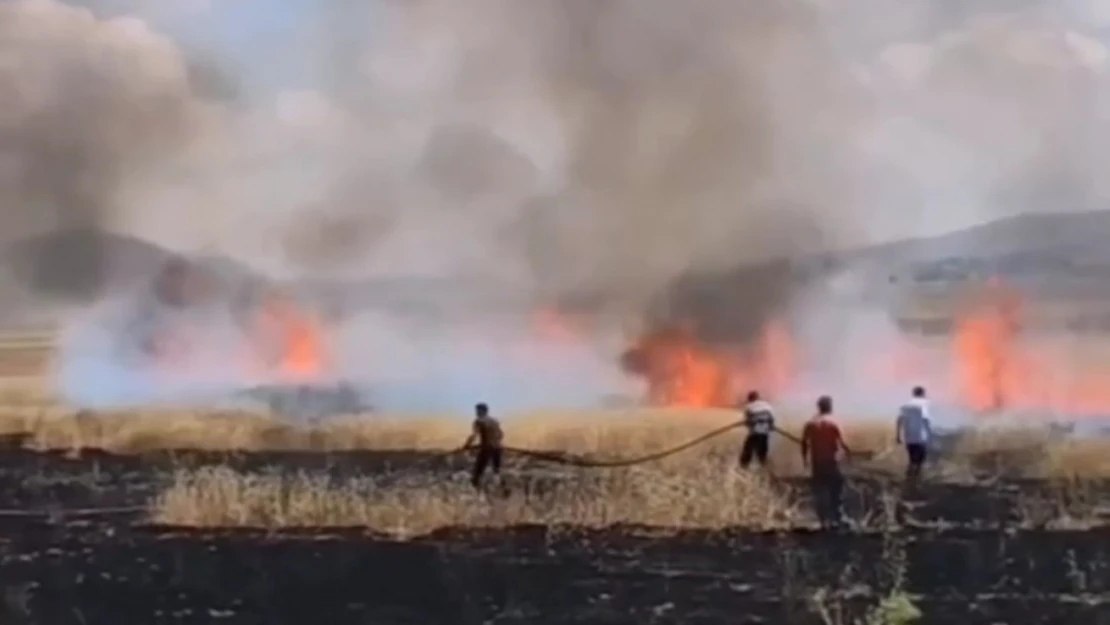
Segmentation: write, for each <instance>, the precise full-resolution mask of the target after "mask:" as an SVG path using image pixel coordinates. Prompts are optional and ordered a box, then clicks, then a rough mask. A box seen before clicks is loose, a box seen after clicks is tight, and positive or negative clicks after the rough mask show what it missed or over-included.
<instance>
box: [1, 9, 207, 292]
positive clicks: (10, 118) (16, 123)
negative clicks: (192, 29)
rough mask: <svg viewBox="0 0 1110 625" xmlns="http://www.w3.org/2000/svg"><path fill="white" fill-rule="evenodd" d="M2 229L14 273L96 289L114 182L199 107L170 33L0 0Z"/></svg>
mask: <svg viewBox="0 0 1110 625" xmlns="http://www.w3.org/2000/svg"><path fill="white" fill-rule="evenodd" d="M0 86H2V88H3V91H2V93H3V99H2V108H3V113H0V146H2V147H0V206H3V211H2V212H0V230H2V231H3V237H4V240H6V241H7V242H8V243H12V242H14V241H20V240H22V239H26V238H27V237H28V236H31V235H45V234H59V235H61V236H53V237H44V238H43V239H41V240H37V241H33V242H31V243H28V244H26V245H22V246H20V247H19V248H18V249H19V253H18V254H17V255H16V257H15V258H14V259H13V260H14V262H16V264H17V267H16V269H17V271H18V276H19V277H20V278H21V279H22V280H23V281H24V282H26V283H28V285H29V286H30V287H31V288H32V289H33V290H35V291H37V292H41V293H45V294H47V295H60V296H67V297H69V296H84V297H88V296H90V295H92V294H93V293H95V292H96V291H97V289H98V287H99V285H100V284H101V282H102V280H103V279H104V277H105V276H104V272H105V270H106V256H107V255H108V253H109V252H108V250H105V249H103V246H102V242H103V238H102V237H100V236H98V231H99V230H101V229H103V228H105V227H108V226H110V225H112V221H113V220H114V218H115V217H116V214H115V209H116V201H117V197H118V196H117V194H118V192H119V190H120V186H121V185H122V184H123V183H124V181H125V180H126V179H127V178H128V177H131V176H134V175H136V174H137V172H140V171H141V170H142V169H143V168H144V166H145V164H146V163H148V162H149V161H150V160H151V159H158V158H159V157H161V156H164V155H166V154H167V153H170V152H172V151H173V150H174V149H176V148H179V147H181V146H182V145H183V144H184V142H186V141H187V140H188V138H189V137H190V135H191V134H192V131H193V124H194V119H193V115H194V113H195V111H193V110H192V107H193V105H194V103H193V101H192V96H191V93H190V84H189V77H188V74H187V73H186V72H185V68H184V66H183V65H182V63H181V58H180V56H179V54H178V51H177V49H176V47H175V46H174V44H173V43H172V42H170V41H169V40H168V39H165V38H163V37H162V36H160V35H158V34H156V33H153V32H151V31H150V30H149V29H148V28H147V27H146V26H144V25H143V23H142V22H140V21H138V20H135V19H129V18H120V19H116V20H111V21H100V20H97V19H96V18H95V17H94V16H93V14H92V13H90V12H88V11H83V10H78V9H68V8H63V7H60V6H58V5H56V4H53V3H51V2H15V3H5V4H3V5H0Z"/></svg>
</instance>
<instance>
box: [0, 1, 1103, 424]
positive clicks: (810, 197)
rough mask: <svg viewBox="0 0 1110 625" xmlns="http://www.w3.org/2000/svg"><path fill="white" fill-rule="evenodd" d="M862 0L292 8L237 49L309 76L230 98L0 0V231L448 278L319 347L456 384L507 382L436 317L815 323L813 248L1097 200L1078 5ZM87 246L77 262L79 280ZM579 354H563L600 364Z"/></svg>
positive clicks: (85, 23)
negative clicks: (419, 310) (286, 26)
mask: <svg viewBox="0 0 1110 625" xmlns="http://www.w3.org/2000/svg"><path fill="white" fill-rule="evenodd" d="M116 4H117V5H118V3H116ZM170 4H172V3H170ZM880 4H881V6H880V5H879V4H877V3H874V2H866V1H862V0H834V1H833V2H822V3H814V2H803V1H801V0H799V1H797V2H780V3H765V2H736V1H731V2H730V1H728V0H694V1H692V2H682V3H675V2H667V1H664V0H607V1H605V2H578V1H574V2H566V1H565V0H539V1H538V2H529V3H527V4H521V3H519V2H516V3H514V2H511V1H509V0H475V1H474V2H467V3H465V4H459V3H457V2H451V1H450V0H420V1H411V2H370V3H363V4H361V5H360V6H359V7H358V8H353V5H352V8H343V7H342V6H340V5H334V6H332V5H329V6H327V7H323V6H322V8H320V9H318V10H317V12H316V13H314V14H313V15H312V16H311V19H307V20H305V23H306V24H310V25H311V29H315V32H312V33H310V34H309V36H306V38H304V39H299V40H298V41H297V43H298V45H295V46H294V45H290V46H287V47H286V48H287V50H288V51H287V52H285V54H287V55H289V56H288V57H280V58H268V59H267V63H268V66H269V67H268V71H272V67H273V66H279V67H280V66H281V64H282V63H283V62H288V65H289V66H290V67H292V66H296V67H299V68H302V70H303V68H305V67H312V68H315V69H312V70H311V71H310V72H309V73H310V74H312V76H311V77H310V78H311V79H312V80H310V81H308V82H311V83H314V84H315V85H316V89H315V90H312V89H301V90H290V91H287V92H283V93H281V94H279V95H278V96H277V97H276V98H273V99H268V100H263V101H260V100H261V99H260V98H257V97H255V98H251V99H244V98H242V97H241V95H242V94H239V93H235V90H234V89H230V88H228V86H229V85H235V84H237V80H236V79H237V78H243V77H242V76H239V77H232V79H231V80H227V79H226V78H225V77H226V76H227V75H228V70H227V69H226V68H224V67H220V68H218V70H217V71H215V72H214V73H206V72H204V71H200V72H198V71H197V70H196V69H195V68H196V66H197V63H196V61H195V59H194V58H191V57H189V58H187V56H186V55H185V54H183V53H182V52H181V50H180V49H178V48H175V47H174V46H173V45H172V44H171V43H169V41H168V40H166V39H164V38H162V37H160V36H158V35H155V34H153V33H152V32H151V31H150V30H148V29H147V28H145V27H143V26H142V25H141V23H139V22H137V21H135V20H134V19H126V18H124V19H115V20H98V19H96V18H94V17H93V16H92V15H91V14H90V13H88V12H86V11H84V10H80V9H74V8H71V7H67V6H63V5H60V4H57V3H55V2H50V1H47V0H38V1H35V0H18V1H16V2H14V3H8V4H6V5H3V7H0V11H4V13H3V14H0V17H3V19H2V20H0V24H2V25H0V46H2V47H0V58H3V59H9V58H10V59H17V60H18V62H16V61H11V62H7V63H6V64H4V65H3V66H0V67H10V68H11V69H10V70H8V71H6V72H4V73H3V74H0V76H2V79H0V85H2V86H4V87H5V88H6V89H7V90H8V91H9V92H10V93H12V94H13V95H12V96H11V99H12V100H13V101H16V102H18V103H19V104H18V105H17V106H15V107H14V110H15V111H16V113H14V114H13V113H11V112H7V111H6V112H5V114H4V115H5V117H4V118H3V119H5V120H10V121H9V122H8V123H5V124H4V125H3V126H0V127H2V128H4V129H5V133H7V134H9V135H11V136H12V140H6V141H5V142H4V145H14V146H18V147H17V148H16V149H15V150H9V152H10V153H11V154H10V155H9V156H8V160H9V161H10V162H13V163H16V164H18V165H19V166H18V167H16V166H15V165H12V166H10V167H6V168H5V169H4V171H5V172H8V173H5V174H3V175H4V176H6V179H7V180H10V181H13V182H12V184H8V183H7V182H5V183H4V185H3V187H0V193H4V194H5V198H10V200H8V201H5V204H4V205H5V215H4V219H5V224H7V223H9V222H10V223H11V224H12V226H11V227H10V228H8V229H7V231H8V232H11V233H15V234H20V233H22V232H25V231H30V230H32V227H31V226H32V225H34V226H35V228H42V229H50V228H58V227H62V226H64V227H67V228H68V227H72V226H78V227H81V228H93V227H103V226H105V225H106V224H111V225H112V226H113V227H115V228H117V229H122V230H126V231H129V232H133V233H136V234H138V235H140V236H144V237H149V238H151V239H154V240H156V241H159V242H161V243H163V244H165V245H168V246H170V247H173V248H179V249H198V248H204V249H205V250H206V251H208V252H219V253H223V254H227V255H230V256H234V257H237V258H241V259H244V260H246V261H247V262H250V263H252V264H253V265H255V266H257V267H260V268H263V269H266V270H267V271H273V272H276V273H280V274H283V275H285V276H300V277H302V278H303V277H306V275H308V276H311V277H314V278H324V277H327V278H338V277H343V278H346V279H357V280H385V279H388V280H392V281H395V282H396V281H400V282H406V281H407V282H408V283H409V284H411V285H412V288H413V289H416V290H421V289H425V287H422V286H421V285H425V284H428V285H440V284H450V285H453V286H455V287H456V288H443V289H441V288H438V287H433V286H428V287H427V288H426V290H434V291H435V292H434V293H431V294H427V293H425V294H424V295H422V297H423V298H424V299H423V300H422V302H423V303H422V304H421V305H422V306H423V307H424V308H425V309H427V308H431V309H434V310H435V311H436V314H435V315H432V316H430V317H428V318H427V319H425V320H424V321H421V322H415V321H412V320H411V319H409V318H408V315H407V314H406V313H400V312H397V311H396V310H393V311H391V310H390V303H389V301H388V298H384V301H383V302H380V303H379V304H375V306H378V307H379V308H381V309H382V310H374V311H372V312H369V313H365V314H361V315H358V314H354V315H351V316H349V317H348V323H347V324H346V325H345V326H344V327H343V328H342V330H337V332H338V333H339V334H341V335H342V338H340V339H337V342H338V343H341V344H342V345H344V346H347V348H348V349H349V350H352V353H351V354H349V355H348V359H349V361H350V362H352V363H355V362H360V360H359V359H360V358H361V359H362V360H363V361H364V360H365V358H366V357H367V356H366V354H385V355H386V356H384V358H386V359H391V358H396V357H397V354H399V353H401V352H406V351H407V352H417V353H416V355H415V356H414V358H413V359H412V362H413V363H415V364H413V365H412V367H411V369H412V370H413V374H412V379H414V380H420V378H421V374H422V373H430V372H431V370H432V369H435V370H436V371H443V370H444V369H443V367H442V363H445V362H458V361H470V362H480V363H481V364H477V365H476V366H477V367H479V368H481V369H482V370H483V372H484V373H485V374H486V375H484V376H477V377H482V378H483V379H484V381H483V382H481V383H476V382H475V383H471V382H470V381H468V380H464V379H463V377H465V376H460V375H458V374H456V373H452V372H447V373H442V375H441V376H440V377H441V378H443V380H444V381H442V382H437V383H436V384H438V385H439V386H440V387H442V386H444V385H449V384H451V383H456V386H458V387H459V388H462V389H463V390H462V391H460V393H459V395H460V396H461V395H465V394H467V393H469V392H471V391H472V390H473V391H474V392H475V393H478V392H481V393H486V392H489V393H495V392H498V391H500V390H501V389H503V388H505V387H508V386H520V383H519V382H518V381H515V379H514V381H512V382H509V381H507V380H508V378H506V377H504V376H499V375H498V374H497V369H498V366H499V365H498V364H497V363H498V361H499V352H498V350H497V349H496V348H490V350H489V353H488V354H487V353H485V352H483V355H481V356H480V357H479V356H473V353H474V352H473V349H471V348H467V349H466V350H464V349H462V347H461V345H462V343H464V342H465V340H464V338H462V337H470V338H469V339H466V340H471V341H476V342H477V343H479V344H484V345H487V346H489V345H497V344H501V343H500V342H504V341H509V342H511V339H512V337H514V336H515V337H517V338H518V339H519V338H520V336H521V335H527V334H528V332H529V330H528V327H529V323H530V321H529V319H530V317H529V315H528V314H527V313H529V312H531V311H534V310H535V309H536V308H537V307H542V306H556V307H561V308H573V309H575V310H577V311H578V312H582V313H585V314H587V315H588V316H589V317H590V318H591V319H592V320H593V321H594V324H593V325H589V326H588V327H589V329H587V330H585V332H587V333H597V334H598V336H591V337H590V339H591V340H592V341H594V340H596V344H597V345H607V343H606V342H605V341H603V340H602V338H603V337H602V336H601V335H605V337H608V333H609V332H610V331H612V332H615V331H617V329H618V328H620V327H621V326H623V325H625V324H627V323H630V322H631V323H641V322H643V321H644V319H645V318H647V319H648V320H649V322H652V323H661V322H669V321H672V320H675V319H684V320H685V319H692V320H693V321H694V322H695V323H696V325H697V326H698V327H699V329H700V330H701V331H702V332H703V333H704V334H705V336H706V337H707V338H710V339H714V340H716V339H721V340H725V341H729V342H744V341H746V340H749V339H751V338H753V337H754V335H755V334H756V333H757V332H758V330H759V328H760V327H761V326H762V323H763V322H764V321H765V320H766V319H767V318H769V317H772V316H776V317H777V316H782V315H786V314H787V313H789V315H788V316H791V317H798V316H801V317H802V318H803V320H805V321H809V322H810V325H813V324H814V323H817V325H819V326H820V325H821V323H820V322H821V321H823V320H826V319H827V318H828V317H827V316H823V313H822V306H823V305H824V299H826V298H816V299H814V298H806V299H804V300H799V299H797V298H796V297H795V295H796V293H795V291H796V287H797V278H798V276H799V275H801V274H804V273H805V271H803V269H804V270H806V271H808V269H810V268H811V267H810V265H809V264H808V263H806V262H803V263H802V267H799V266H798V265H799V261H805V260H806V259H808V257H809V255H811V254H813V253H816V252H820V251H822V250H826V249H837V248H843V247H846V246H850V245H857V244H866V243H872V242H876V241H880V240H886V239H890V238H895V237H902V236H912V235H918V234H925V233H929V232H938V231H943V230H945V229H950V228H955V227H960V226H963V225H968V224H970V223H974V222H978V221H982V220H984V219H988V218H990V217H995V216H1001V215H1004V214H1008V213H1012V212H1020V211H1025V210H1043V209H1054V208H1057V207H1058V206H1059V207H1063V208H1067V209H1071V210H1074V209H1078V208H1089V207H1093V206H1094V205H1095V204H1097V201H1098V200H1099V199H1100V198H1101V197H1103V195H1104V194H1105V191H1106V189H1105V187H1104V185H1105V183H1103V182H1101V177H1100V176H1098V175H1097V171H1096V170H1095V167H1096V165H1095V163H1098V162H1099V161H1100V157H1102V156H1104V155H1103V154H1102V151H1103V146H1104V145H1106V142H1105V140H1104V138H1105V134H1106V128H1107V126H1106V123H1105V122H1106V119H1105V113H1104V112H1103V111H1104V109H1105V107H1102V106H1100V103H1101V102H1102V101H1103V99H1102V98H1103V95H1104V94H1105V93H1107V91H1106V79H1105V62H1106V59H1105V57H1106V51H1105V48H1103V47H1102V46H1101V44H1100V43H1098V42H1097V40H1094V39H1091V38H1089V37H1086V36H1084V35H1083V34H1082V31H1083V24H1082V21H1081V20H1080V19H1078V18H1077V15H1079V13H1078V12H1069V10H1066V9H1064V8H1059V7H1057V6H1056V5H1054V4H1053V5H1050V4H1049V3H1041V4H1037V3H1033V5H1032V6H1033V8H1024V9H1021V10H1020V11H1017V12H1012V13H1008V14H1005V15H1002V14H999V13H997V12H996V9H995V8H994V7H993V6H989V5H990V3H987V2H968V3H961V5H960V8H959V10H958V11H957V10H954V9H949V8H944V7H942V6H940V5H935V4H933V3H926V2H911V3H897V4H896V5H890V6H888V5H887V4H882V3H880ZM1077 6H1079V8H1085V7H1086V6H1087V5H1086V4H1082V3H1081V6H1080V5H1077ZM114 10H115V11H117V12H118V11H120V10H121V8H120V7H119V6H115V7H114ZM167 15H169V16H170V17H166V16H167ZM864 18H866V19H864ZM159 19H161V20H162V21H163V22H165V21H166V20H170V21H172V20H173V19H175V18H173V17H172V12H171V13H164V14H160V17H159ZM294 55H295V56H296V58H294ZM202 58H204V59H205V61H206V62H207V63H206V64H205V65H204V67H210V66H213V63H212V61H213V60H214V59H215V60H216V61H217V63H215V65H217V66H219V65H220V63H219V62H218V61H219V60H221V53H220V52H219V51H216V50H204V51H203V54H202ZM306 59H307V60H306ZM294 61H296V62H295V63H294ZM226 66H227V67H232V66H233V64H231V63H228V64H226ZM27 68H32V69H31V70H28V69H27ZM241 71H250V70H249V68H248V69H245V70H241ZM205 77H208V78H209V80H202V79H203V78H205ZM213 77H215V78H218V80H212V78H213ZM291 82H293V81H291ZM295 82H296V84H304V83H305V82H306V81H305V80H304V76H301V77H299V79H298V80H296V81H295ZM231 95H236V96H240V97H239V100H242V101H236V102H235V103H228V102H226V101H227V100H228V99H230V97H231ZM32 96H33V97H32ZM7 99H9V98H8V97H7V96H5V100H7ZM214 100H222V101H223V102H222V103H220V104H215V103H214V102H213V101H214ZM7 108H11V107H7ZM21 111H22V112H21ZM63 130H64V132H63ZM93 155H95V156H96V158H92V156H93ZM32 166H33V167H32ZM10 172H16V173H10ZM26 172H39V173H37V174H34V175H32V174H31V173H26ZM1064 204H1066V205H1067V206H1066V207H1065V206H1063V205H1064ZM43 206H48V207H49V208H47V209H43V208H42V207H43ZM44 211H47V212H50V211H53V214H54V215H55V216H54V217H52V218H51V219H48V220H46V221H44V222H40V221H36V220H40V219H42V217H41V215H42V214H43V212H44ZM40 223H41V224H42V225H41V226H40V225H39V224H40ZM80 248H81V246H80V245H74V246H67V247H66V249H65V250H64V251H65V254H63V253H62V251H60V250H45V251H46V252H47V253H43V254H36V255H34V256H33V258H34V259H35V261H36V262H34V263H33V264H32V266H33V267H34V268H35V272H33V274H32V275H33V276H35V279H34V280H33V284H34V285H35V286H36V287H38V288H39V289H41V290H43V291H49V290H58V289H59V288H60V287H66V288H71V287H72V284H71V283H70V282H69V281H68V278H70V277H72V276H74V275H78V276H80V275H81V272H77V273H76V274H75V273H74V272H72V271H69V270H64V271H63V270H53V271H52V270H51V269H52V268H54V267H55V264H54V261H55V260H57V259H59V258H61V259H65V258H67V257H69V256H71V255H72V254H73V253H76V252H77V251H80ZM95 252H96V250H93V253H92V256H91V257H89V256H86V257H85V258H84V261H90V262H80V263H79V264H78V266H79V267H81V268H84V269H88V270H90V271H94V270H96V268H98V267H99V266H100V264H99V263H97V262H94V261H95V260H96V256H97V254H96V253H95ZM946 253H951V251H948V252H946ZM764 261H774V262H772V263H771V264H765V265H762V266H759V267H755V268H753V267H752V264H759V263H763V262H764ZM66 266H72V265H66ZM738 266H740V267H741V268H740V269H736V268H737V267H738ZM882 269H883V270H884V271H885V270H886V269H888V267H883V268H882ZM60 276H64V277H66V278H67V280H62V279H61V277H60ZM88 282H89V281H88V280H84V281H78V283H79V284H86V283H88ZM93 282H95V280H94V281H93ZM365 284H368V285H370V286H366V287H365V288H367V289H369V290H373V286H372V285H373V284H374V283H373V282H369V283H365ZM460 285H465V286H460ZM475 301H477V302H478V305H472V303H473V302H475ZM506 302H509V303H506ZM490 308H494V309H496V310H497V313H498V315H491V314H489V309H490ZM461 310H468V311H471V312H466V313H464V312H460V311H461ZM491 318H496V321H492V322H491V321H490V319H491ZM422 319H423V318H422ZM815 319H816V320H817V321H816V322H814V320H815ZM818 334H823V335H831V334H835V332H833V331H832V328H821V331H820V332H818ZM433 337H434V338H433ZM522 340H523V339H522ZM845 340H851V339H845ZM827 343H828V344H827V345H826V347H827V348H829V349H838V350H839V349H851V348H852V347H853V346H852V345H844V344H842V343H837V342H836V341H831V340H830V341H827ZM834 343H837V344H836V345H833V344H834ZM355 346H357V347H355ZM607 349H608V348H606V349H602V348H597V349H596V350H594V351H595V352H596V353H590V354H586V355H583V356H581V357H580V358H579V360H577V361H575V362H577V363H578V365H581V360H582V359H586V360H589V361H590V363H591V367H585V366H577V367H574V366H571V367H570V368H571V369H574V368H578V369H581V370H583V371H585V370H591V371H594V370H596V369H597V368H599V367H610V368H612V367H614V366H615V362H616V360H617V359H616V354H615V353H612V352H609V351H606V350H607ZM353 352H358V353H353ZM410 355H411V354H410ZM437 363H438V365H439V366H438V367H433V366H432V364H437ZM599 363H604V364H599ZM593 365H597V366H593ZM351 366H354V365H353V364H352V365H351ZM359 366H361V367H363V368H365V367H366V366H367V365H365V364H364V363H363V364H360V365H359ZM460 366H461V365H460ZM517 369H518V372H519V367H517ZM537 375H540V374H537ZM542 375H547V373H544V374H542ZM591 377H593V378H595V379H596V378H599V377H602V376H597V375H592V374H591ZM569 386H573V385H569ZM566 392H568V391H565V390H563V389H562V388H560V390H559V391H558V392H557V393H556V392H554V391H552V392H551V393H550V394H547V395H545V394H544V393H536V394H532V395H531V396H530V397H529V398H527V400H522V402H521V403H522V404H529V403H531V404H541V403H544V402H548V401H549V399H550V398H551V397H553V396H554V395H559V394H565V393H566ZM590 393H591V394H593V393H594V391H593V390H591V391H590ZM537 397H539V398H540V399H536V398H537ZM398 403H404V402H398Z"/></svg>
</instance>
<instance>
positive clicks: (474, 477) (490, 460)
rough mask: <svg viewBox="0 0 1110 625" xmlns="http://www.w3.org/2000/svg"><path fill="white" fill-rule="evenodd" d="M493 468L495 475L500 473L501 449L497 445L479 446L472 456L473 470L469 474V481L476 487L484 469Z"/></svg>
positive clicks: (480, 481)
mask: <svg viewBox="0 0 1110 625" xmlns="http://www.w3.org/2000/svg"><path fill="white" fill-rule="evenodd" d="M487 468H489V469H493V473H494V474H495V475H500V474H501V449H500V448H497V447H479V448H478V454H477V455H476V456H474V470H473V472H472V473H471V475H470V483H471V484H473V485H474V488H478V487H479V486H480V485H481V483H482V476H483V475H485V473H486V469H487Z"/></svg>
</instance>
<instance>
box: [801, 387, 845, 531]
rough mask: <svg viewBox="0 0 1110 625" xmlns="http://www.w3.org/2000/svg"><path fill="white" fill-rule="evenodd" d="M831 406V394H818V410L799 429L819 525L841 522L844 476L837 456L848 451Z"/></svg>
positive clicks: (833, 525) (804, 462) (837, 524)
mask: <svg viewBox="0 0 1110 625" xmlns="http://www.w3.org/2000/svg"><path fill="white" fill-rule="evenodd" d="M832 410H833V404H832V398H831V397H829V396H827V395H823V396H821V397H820V398H819V399H818V400H817V414H816V415H815V416H814V417H813V418H812V419H811V420H810V421H809V422H808V423H806V426H805V429H804V430H803V431H802V445H801V447H802V463H803V464H806V465H808V466H809V467H810V487H811V488H812V490H813V500H814V508H815V509H816V511H817V518H818V520H819V521H820V522H821V527H822V528H828V527H838V526H840V525H841V524H842V523H843V522H844V519H843V512H842V510H841V494H842V492H843V489H844V476H843V474H842V473H841V472H840V464H839V462H838V456H839V454H840V452H841V451H843V452H844V453H845V454H850V453H851V451H850V450H849V449H848V446H847V445H846V444H844V437H843V436H841V434H840V428H839V427H838V426H837V425H836V423H835V422H834V421H833V420H832Z"/></svg>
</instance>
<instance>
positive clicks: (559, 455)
mask: <svg viewBox="0 0 1110 625" xmlns="http://www.w3.org/2000/svg"><path fill="white" fill-rule="evenodd" d="M746 426H747V423H746V422H745V421H743V420H741V421H736V422H733V423H730V424H728V425H725V426H722V427H719V428H717V429H715V430H712V431H710V432H708V433H706V434H702V435H701V436H698V437H697V438H693V439H691V440H689V441H686V442H685V443H682V444H681V445H676V446H674V447H670V448H667V449H664V450H661V451H657V452H654V453H650V454H646V455H643V456H637V457H635V458H621V459H615V460H602V459H594V458H587V457H584V456H579V455H574V454H570V453H566V452H555V451H538V450H534V449H522V448H519V447H508V446H504V447H502V448H501V449H502V451H504V452H505V453H510V454H515V455H518V456H524V457H526V458H533V459H535V460H540V461H544V462H551V463H554V464H561V465H566V466H573V467H580V468H586V469H615V468H622V467H630V466H635V465H640V464H647V463H650V462H655V461H657V460H662V459H663V458H667V457H669V456H673V455H675V454H678V453H681V452H683V451H686V450H687V449H690V448H692V447H697V446H698V445H701V444H702V443H705V442H708V441H709V440H711V439H714V438H717V437H719V436H722V435H724V434H727V433H729V432H731V431H732V430H735V429H739V428H743V427H746ZM772 429H773V431H774V432H775V433H776V434H779V435H780V436H782V437H783V438H785V439H787V440H789V441H790V442H792V443H794V444H796V445H801V444H802V439H801V438H799V437H797V436H795V435H793V434H791V433H789V432H787V431H785V430H783V429H781V428H779V427H774V428H772ZM474 448H475V446H473V445H472V446H470V447H466V448H462V449H453V450H451V451H448V452H447V453H446V454H444V455H453V454H456V453H460V452H464V451H467V450H469V449H474ZM887 453H889V450H884V451H883V452H880V453H879V454H864V453H858V452H852V451H849V452H848V454H847V455H848V458H860V459H861V460H874V459H877V458H880V457H883V456H886V455H887Z"/></svg>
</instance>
